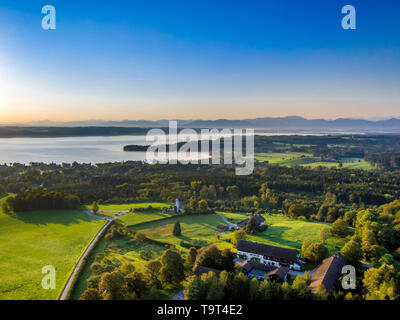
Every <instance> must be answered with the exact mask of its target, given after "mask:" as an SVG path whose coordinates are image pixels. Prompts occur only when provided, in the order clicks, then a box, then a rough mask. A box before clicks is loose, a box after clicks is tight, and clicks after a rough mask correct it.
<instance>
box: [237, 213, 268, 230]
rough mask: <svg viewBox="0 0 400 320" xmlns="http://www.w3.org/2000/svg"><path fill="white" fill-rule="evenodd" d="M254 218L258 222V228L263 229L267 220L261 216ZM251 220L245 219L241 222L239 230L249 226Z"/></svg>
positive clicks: (257, 215)
mask: <svg viewBox="0 0 400 320" xmlns="http://www.w3.org/2000/svg"><path fill="white" fill-rule="evenodd" d="M253 217H254V218H255V219H256V220H257V222H258V226H259V227H261V226H263V225H265V218H264V217H263V216H262V215H261V214H258V213H257V214H254V215H253ZM249 219H250V218H247V219H244V220H242V221H240V222H238V224H237V226H238V228H244V227H246V225H247V222H249Z"/></svg>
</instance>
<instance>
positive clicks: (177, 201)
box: [175, 199, 183, 213]
mask: <svg viewBox="0 0 400 320" xmlns="http://www.w3.org/2000/svg"><path fill="white" fill-rule="evenodd" d="M175 207H176V212H178V213H182V212H183V209H182V203H181V202H180V201H179V199H176V200H175Z"/></svg>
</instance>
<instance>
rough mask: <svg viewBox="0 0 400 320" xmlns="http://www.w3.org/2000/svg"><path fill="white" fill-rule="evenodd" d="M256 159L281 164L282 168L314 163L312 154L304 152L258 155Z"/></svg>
mask: <svg viewBox="0 0 400 320" xmlns="http://www.w3.org/2000/svg"><path fill="white" fill-rule="evenodd" d="M255 159H256V160H258V161H268V163H270V164H279V165H281V166H293V165H299V164H302V163H308V162H309V161H314V158H313V157H312V155H311V154H310V153H303V152H268V153H256V154H255Z"/></svg>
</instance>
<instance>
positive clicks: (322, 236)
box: [318, 227, 330, 243]
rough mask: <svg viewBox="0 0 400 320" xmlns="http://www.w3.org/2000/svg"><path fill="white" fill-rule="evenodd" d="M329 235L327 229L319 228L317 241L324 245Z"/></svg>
mask: <svg viewBox="0 0 400 320" xmlns="http://www.w3.org/2000/svg"><path fill="white" fill-rule="evenodd" d="M329 234H330V231H329V228H327V227H323V228H321V229H320V230H319V232H318V238H319V241H321V242H322V243H326V240H328V238H329Z"/></svg>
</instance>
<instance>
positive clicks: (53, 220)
mask: <svg viewBox="0 0 400 320" xmlns="http://www.w3.org/2000/svg"><path fill="white" fill-rule="evenodd" d="M10 216H11V217H13V218H16V219H18V220H21V221H22V222H24V223H30V224H35V225H47V224H62V225H65V226H68V225H71V224H75V223H81V222H92V221H96V220H98V219H95V218H93V217H90V216H89V215H87V214H86V213H84V212H83V211H81V210H48V211H47V210H44V211H28V212H17V213H13V214H10Z"/></svg>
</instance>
